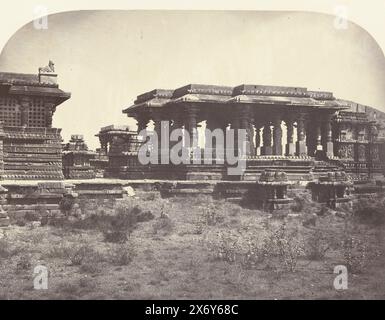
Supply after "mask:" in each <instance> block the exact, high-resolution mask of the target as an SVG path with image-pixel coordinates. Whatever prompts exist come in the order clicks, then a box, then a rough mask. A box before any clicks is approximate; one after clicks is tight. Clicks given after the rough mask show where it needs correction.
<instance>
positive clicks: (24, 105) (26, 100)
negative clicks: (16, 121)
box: [20, 96, 31, 127]
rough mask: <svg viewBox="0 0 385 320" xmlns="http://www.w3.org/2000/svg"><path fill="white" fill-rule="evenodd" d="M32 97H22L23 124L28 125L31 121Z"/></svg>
mask: <svg viewBox="0 0 385 320" xmlns="http://www.w3.org/2000/svg"><path fill="white" fill-rule="evenodd" d="M30 101H31V100H30V97H28V96H23V97H21V98H20V106H21V125H22V126H25V127H28V122H29V104H30Z"/></svg>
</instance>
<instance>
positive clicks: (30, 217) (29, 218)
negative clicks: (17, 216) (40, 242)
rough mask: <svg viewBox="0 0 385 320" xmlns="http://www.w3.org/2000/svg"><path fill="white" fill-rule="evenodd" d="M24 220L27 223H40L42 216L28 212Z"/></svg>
mask: <svg viewBox="0 0 385 320" xmlns="http://www.w3.org/2000/svg"><path fill="white" fill-rule="evenodd" d="M24 219H25V220H26V221H39V220H40V215H39V213H37V212H27V213H26V214H25V215H24Z"/></svg>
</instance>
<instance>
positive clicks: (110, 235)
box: [103, 230, 128, 243]
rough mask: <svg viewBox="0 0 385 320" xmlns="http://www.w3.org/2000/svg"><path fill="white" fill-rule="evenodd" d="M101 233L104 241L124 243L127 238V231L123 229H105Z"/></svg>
mask: <svg viewBox="0 0 385 320" xmlns="http://www.w3.org/2000/svg"><path fill="white" fill-rule="evenodd" d="M103 235H104V241H106V242H111V243H124V242H126V241H127V239H128V237H127V232H125V231H116V230H113V231H110V230H105V231H104V232H103Z"/></svg>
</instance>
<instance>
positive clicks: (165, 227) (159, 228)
mask: <svg viewBox="0 0 385 320" xmlns="http://www.w3.org/2000/svg"><path fill="white" fill-rule="evenodd" d="M173 229H174V223H173V221H172V220H171V219H170V218H169V217H168V216H161V217H159V218H157V219H156V220H155V221H154V223H153V224H152V230H153V233H154V234H159V233H161V234H163V235H168V234H170V233H171V232H172V230H173Z"/></svg>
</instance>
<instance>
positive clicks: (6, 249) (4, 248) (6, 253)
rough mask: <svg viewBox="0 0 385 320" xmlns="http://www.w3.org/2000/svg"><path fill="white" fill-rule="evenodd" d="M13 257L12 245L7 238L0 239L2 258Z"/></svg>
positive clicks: (0, 254)
mask: <svg viewBox="0 0 385 320" xmlns="http://www.w3.org/2000/svg"><path fill="white" fill-rule="evenodd" d="M10 256H12V249H11V244H10V242H9V241H8V239H7V238H5V237H4V238H2V239H0V258H1V259H7V258H9V257H10Z"/></svg>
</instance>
